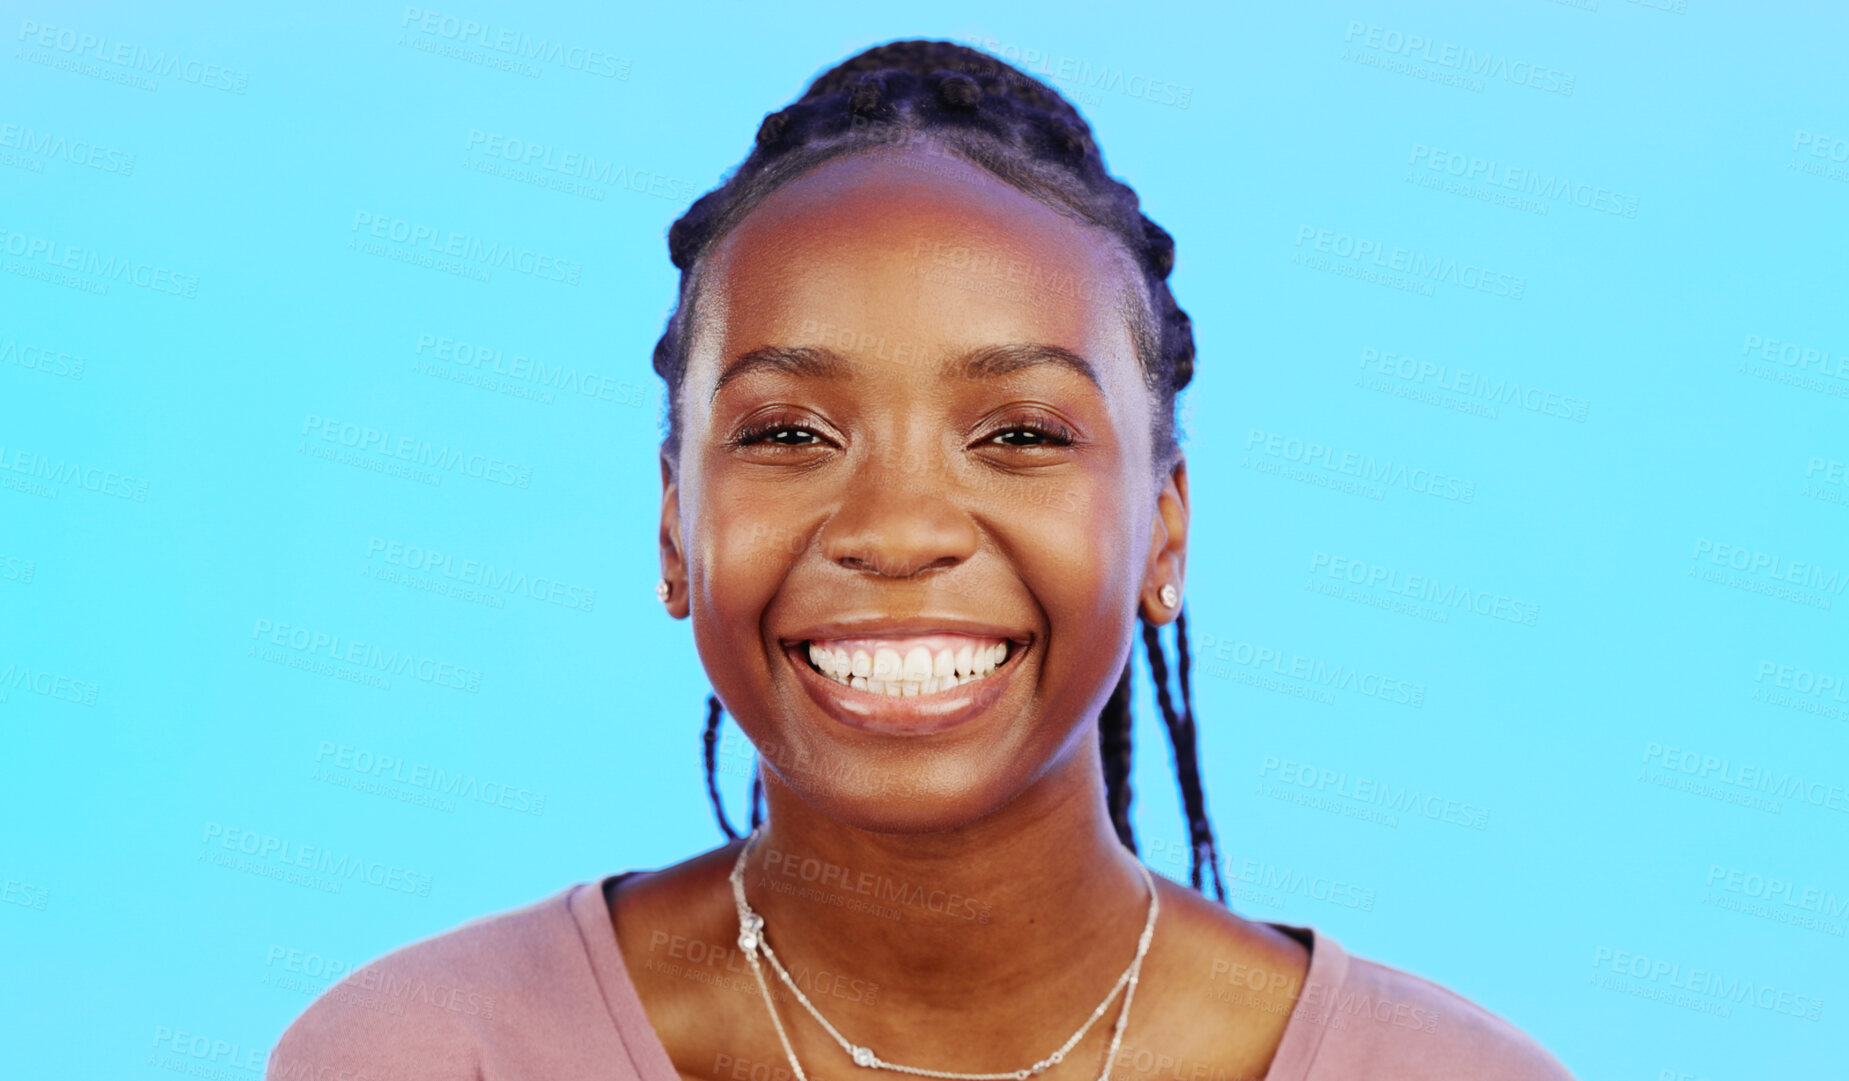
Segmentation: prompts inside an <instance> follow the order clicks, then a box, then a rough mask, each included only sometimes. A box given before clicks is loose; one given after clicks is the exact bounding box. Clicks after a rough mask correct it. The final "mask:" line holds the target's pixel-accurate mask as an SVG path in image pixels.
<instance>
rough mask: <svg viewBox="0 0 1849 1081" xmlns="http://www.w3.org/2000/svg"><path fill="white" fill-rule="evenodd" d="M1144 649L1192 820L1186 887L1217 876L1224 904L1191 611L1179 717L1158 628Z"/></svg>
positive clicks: (1146, 633) (1178, 645)
mask: <svg viewBox="0 0 1849 1081" xmlns="http://www.w3.org/2000/svg"><path fill="white" fill-rule="evenodd" d="M1143 646H1144V649H1145V650H1146V651H1147V652H1148V654H1149V678H1150V680H1151V681H1152V682H1154V683H1155V685H1156V704H1157V706H1158V707H1159V708H1160V709H1161V710H1162V720H1163V725H1164V727H1165V728H1166V729H1167V731H1168V742H1169V749H1170V750H1171V751H1172V752H1173V753H1174V756H1175V780H1176V782H1177V784H1178V785H1179V786H1180V788H1181V805H1182V810H1183V812H1184V813H1185V814H1186V815H1187V818H1188V883H1189V885H1191V886H1193V887H1194V888H1195V889H1197V890H1198V889H1200V888H1201V869H1202V868H1203V867H1205V868H1207V869H1208V870H1210V871H1211V872H1212V874H1213V889H1214V896H1215V897H1217V898H1219V899H1220V900H1222V901H1224V900H1226V883H1225V882H1224V881H1222V880H1221V878H1220V852H1219V846H1218V845H1217V844H1216V843H1215V841H1214V837H1213V822H1212V820H1211V819H1209V818H1208V817H1207V794H1206V793H1205V792H1204V791H1202V789H1201V767H1200V749H1199V746H1198V744H1199V740H1198V738H1197V736H1196V733H1195V730H1194V688H1193V686H1192V678H1191V677H1192V674H1193V672H1192V669H1193V659H1192V658H1191V657H1190V656H1189V653H1188V611H1187V609H1186V608H1183V609H1182V610H1181V612H1180V613H1178V614H1177V616H1176V619H1175V655H1176V666H1175V667H1176V682H1177V683H1178V684H1180V686H1181V703H1182V708H1181V709H1180V711H1177V710H1176V709H1175V704H1174V700H1173V699H1172V698H1170V697H1169V692H1168V665H1167V663H1165V659H1164V656H1163V652H1162V638H1161V636H1160V635H1159V634H1157V633H1156V628H1155V627H1153V626H1151V625H1150V624H1148V623H1145V624H1143Z"/></svg>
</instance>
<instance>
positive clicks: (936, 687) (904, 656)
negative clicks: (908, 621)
mask: <svg viewBox="0 0 1849 1081" xmlns="http://www.w3.org/2000/svg"><path fill="white" fill-rule="evenodd" d="M802 648H803V650H804V651H805V652H806V654H807V656H808V658H809V667H810V668H812V669H814V670H815V671H817V672H820V673H821V674H822V675H824V676H826V677H828V678H829V679H832V680H834V681H835V682H836V683H839V684H842V685H843V686H846V687H851V688H853V689H854V690H858V691H866V692H868V693H869V694H883V695H886V696H888V697H892V698H900V697H904V698H918V697H925V696H929V695H934V694H941V693H943V692H945V691H948V690H951V689H953V688H956V687H961V686H963V685H964V684H966V683H974V682H976V681H977V680H981V679H986V678H988V677H989V676H990V675H992V674H993V673H994V672H995V670H996V669H997V668H1000V667H1002V666H1004V665H1006V664H1007V663H1008V662H1009V660H1010V659H1012V658H1013V657H1014V656H1016V655H1017V654H1018V653H1019V651H1020V647H1018V646H1016V645H1015V644H1014V643H1012V642H1010V641H1009V640H1008V639H1006V638H976V637H971V636H969V635H961V634H933V635H925V636H921V637H915V638H832V639H811V640H810V641H808V642H805V643H803V645H802Z"/></svg>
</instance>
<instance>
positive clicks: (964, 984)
mask: <svg viewBox="0 0 1849 1081" xmlns="http://www.w3.org/2000/svg"><path fill="white" fill-rule="evenodd" d="M1066 759H1067V760H1066V761H1065V762H1062V763H1060V764H1058V765H1056V766H1055V767H1054V769H1053V770H1051V771H1049V772H1048V773H1047V774H1046V775H1043V776H1042V777H1041V778H1040V780H1039V781H1037V782H1036V783H1035V784H1034V785H1033V786H1031V787H1030V788H1029V789H1028V790H1027V791H1025V792H1023V793H1022V794H1021V795H1020V796H1019V797H1017V798H1016V799H1015V800H1013V801H1011V802H1010V804H1009V805H1008V806H1007V807H1006V808H1004V809H1002V810H1000V811H997V812H996V813H994V814H991V815H988V816H986V817H984V818H983V819H981V820H979V821H978V822H975V823H972V824H969V825H967V826H963V827H959V828H957V829H954V830H948V831H942V832H934V833H923V834H893V833H870V832H867V831H865V830H860V829H856V828H853V827H851V826H847V825H844V824H842V823H840V822H839V821H837V820H835V819H832V818H829V817H828V816H826V815H824V814H822V813H820V812H818V811H816V810H815V809H814V808H812V807H810V806H809V805H808V804H806V803H804V802H803V801H802V799H801V798H799V797H798V796H796V795H795V794H794V793H793V792H791V791H789V790H788V789H787V788H784V787H783V786H782V785H781V784H780V783H779V782H778V781H777V780H776V779H775V778H770V779H768V783H767V786H766V795H767V797H768V803H769V808H770V820H769V822H768V824H767V825H766V826H765V828H764V829H763V832H762V834H761V835H760V837H759V838H758V840H757V843H756V844H755V845H754V846H753V848H752V851H751V853H750V855H749V857H748V858H747V862H746V872H745V876H744V882H745V892H746V897H747V899H748V901H749V903H750V904H751V907H752V908H753V909H755V910H756V911H757V912H758V913H759V914H760V915H762V916H763V917H764V919H765V925H766V931H765V934H766V938H767V941H769V942H770V944H771V947H772V948H773V949H775V950H777V952H778V956H779V958H780V959H781V960H783V962H784V964H785V966H786V967H788V968H791V969H792V970H794V968H795V966H796V965H798V964H802V965H805V966H809V967H811V968H814V969H819V970H827V971H830V972H836V973H850V974H852V976H853V977H854V978H856V979H860V980H864V981H867V982H868V983H871V984H876V985H878V987H879V989H880V990H879V995H878V998H879V1001H880V1003H881V1007H882V1010H883V1011H884V1010H897V1011H905V1010H914V1009H915V1010H922V1011H925V1012H926V1013H929V1012H931V1011H934V1010H944V1011H946V1013H957V1014H964V1015H967V1011H969V1010H970V1009H971V1008H972V1007H973V1006H974V1007H980V1006H984V1005H990V1004H992V1005H994V1006H996V1007H997V1008H1002V1007H1003V1006H1004V1004H1006V1003H1007V1002H1008V1001H1009V1000H1010V999H1011V997H1013V996H1018V995H1019V994H1021V993H1023V992H1025V991H1028V990H1030V989H1031V990H1032V991H1033V993H1034V994H1036V995H1045V994H1046V991H1047V986H1048V981H1047V975H1048V974H1049V973H1052V972H1058V973H1062V974H1063V975H1065V976H1068V977H1071V979H1070V980H1062V981H1060V982H1061V983H1065V984H1068V985H1069V986H1073V987H1075V988H1083V989H1084V990H1083V991H1082V992H1080V993H1081V994H1083V995H1086V996H1092V995H1094V993H1096V994H1101V993H1102V991H1103V990H1104V989H1106V988H1108V987H1109V986H1110V984H1111V982H1112V981H1113V980H1114V979H1115V978H1116V976H1117V974H1118V973H1119V972H1121V971H1122V970H1123V967H1124V966H1125V965H1127V964H1128V963H1129V961H1130V959H1131V957H1132V956H1133V954H1134V951H1135V944H1136V936H1137V934H1138V933H1139V932H1140V930H1141V929H1142V926H1143V922H1144V919H1145V916H1146V914H1147V911H1148V906H1149V891H1148V888H1147V887H1146V886H1145V885H1144V881H1143V877H1142V875H1141V874H1140V873H1139V872H1138V870H1137V861H1136V858H1135V856H1133V855H1132V854H1131V853H1130V852H1129V851H1128V850H1127V849H1126V848H1125V847H1124V846H1123V844H1122V842H1121V841H1119V840H1118V838H1117V835H1116V832H1115V830H1114V829H1113V828H1112V826H1111V822H1110V818H1109V815H1108V812H1107V810H1106V807H1105V801H1104V793H1103V786H1102V780H1101V777H1100V775H1099V773H1098V770H1097V763H1096V762H1095V761H1090V760H1088V759H1087V756H1085V755H1084V754H1071V755H1068V756H1066ZM1089 1005H1090V1003H1088V1004H1087V1006H1089ZM825 1012H826V1010H825ZM1077 1016H1079V1017H1082V1016H1083V1011H1081V1012H1080V1013H1079V1014H1078V1015H1077Z"/></svg>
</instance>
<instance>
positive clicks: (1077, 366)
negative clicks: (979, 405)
mask: <svg viewBox="0 0 1849 1081" xmlns="http://www.w3.org/2000/svg"><path fill="white" fill-rule="evenodd" d="M957 364H958V365H960V366H961V368H962V371H961V372H960V374H961V375H962V376H963V378H965V379H994V378H996V377H998V376H1003V375H1011V374H1013V373H1014V372H1018V371H1020V370H1021V369H1023V368H1031V367H1033V366H1034V365H1036V364H1057V365H1058V366H1060V367H1062V368H1066V369H1069V370H1071V371H1074V372H1077V373H1078V374H1080V375H1082V376H1084V377H1085V378H1086V379H1088V380H1090V381H1091V385H1092V386H1094V387H1097V388H1098V389H1099V390H1103V389H1104V384H1102V383H1100V382H1098V371H1097V369H1096V368H1093V367H1092V365H1091V361H1089V360H1086V359H1085V358H1084V357H1082V356H1079V355H1078V354H1077V353H1074V352H1073V351H1072V350H1070V349H1064V348H1061V347H1060V346H1057V345H1045V344H1042V343H1040V342H1020V343H1016V344H1013V345H990V346H984V347H982V348H980V349H975V350H972V351H970V352H968V353H965V354H964V355H963V356H962V357H961V358H960V359H959V360H958V361H957Z"/></svg>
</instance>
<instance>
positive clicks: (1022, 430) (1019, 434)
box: [989, 424, 1072, 447]
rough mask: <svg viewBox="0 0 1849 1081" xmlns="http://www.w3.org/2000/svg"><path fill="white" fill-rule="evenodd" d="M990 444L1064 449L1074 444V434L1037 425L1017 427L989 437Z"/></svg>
mask: <svg viewBox="0 0 1849 1081" xmlns="http://www.w3.org/2000/svg"><path fill="white" fill-rule="evenodd" d="M989 442H991V443H998V444H1000V445H1002V446H1004V447H1045V446H1054V447H1063V446H1069V445H1071V443H1072V433H1070V432H1068V431H1066V430H1065V429H1064V428H1046V427H1041V426H1040V425H1037V424H1024V425H1017V426H1015V427H1013V428H1008V429H1006V430H1004V431H1000V432H997V433H995V434H994V435H993V436H990V437H989Z"/></svg>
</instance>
